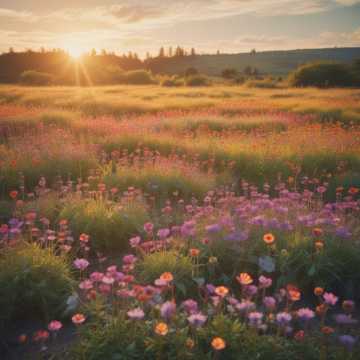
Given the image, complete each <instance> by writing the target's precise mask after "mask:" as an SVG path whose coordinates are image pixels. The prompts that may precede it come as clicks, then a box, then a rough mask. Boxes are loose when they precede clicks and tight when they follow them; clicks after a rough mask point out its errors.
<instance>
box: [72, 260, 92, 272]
mask: <svg viewBox="0 0 360 360" xmlns="http://www.w3.org/2000/svg"><path fill="white" fill-rule="evenodd" d="M89 265H90V263H89V262H88V261H87V260H86V259H76V260H75V261H74V266H75V267H76V268H77V269H79V270H81V271H83V270H85V269H86V268H87V267H88V266H89Z"/></svg>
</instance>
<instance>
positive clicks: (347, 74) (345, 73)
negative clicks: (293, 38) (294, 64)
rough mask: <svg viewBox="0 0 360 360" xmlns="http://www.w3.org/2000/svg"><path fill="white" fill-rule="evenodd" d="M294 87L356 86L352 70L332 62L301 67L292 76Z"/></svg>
mask: <svg viewBox="0 0 360 360" xmlns="http://www.w3.org/2000/svg"><path fill="white" fill-rule="evenodd" d="M289 83H290V84H291V85H292V86H315V87H320V88H327V87H337V86H339V87H346V86H352V85H354V79H353V76H352V73H351V68H350V67H349V66H347V65H346V64H341V63H332V62H318V63H310V64H305V65H303V66H300V67H299V68H298V69H297V70H295V71H294V72H293V73H291V74H290V77H289Z"/></svg>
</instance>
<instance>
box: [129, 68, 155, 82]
mask: <svg viewBox="0 0 360 360" xmlns="http://www.w3.org/2000/svg"><path fill="white" fill-rule="evenodd" d="M124 83H125V84H130V85H152V84H155V83H156V82H155V79H154V78H153V77H152V75H151V73H150V72H148V71H146V70H134V71H128V72H127V73H125V76H124Z"/></svg>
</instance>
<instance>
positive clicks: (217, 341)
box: [211, 337, 226, 351]
mask: <svg viewBox="0 0 360 360" xmlns="http://www.w3.org/2000/svg"><path fill="white" fill-rule="evenodd" d="M211 346H212V347H213V349H215V350H218V351H219V350H223V349H225V347H226V343H225V340H224V339H222V338H221V337H215V338H213V339H212V341H211Z"/></svg>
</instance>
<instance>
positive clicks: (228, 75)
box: [221, 68, 238, 79]
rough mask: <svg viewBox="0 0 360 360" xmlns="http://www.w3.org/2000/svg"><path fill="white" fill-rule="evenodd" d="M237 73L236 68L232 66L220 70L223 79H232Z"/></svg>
mask: <svg viewBox="0 0 360 360" xmlns="http://www.w3.org/2000/svg"><path fill="white" fill-rule="evenodd" d="M237 75H238V71H237V70H236V69H233V68H228V69H224V70H223V71H222V72H221V76H222V77H223V78H224V79H234V78H236V77H237Z"/></svg>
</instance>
